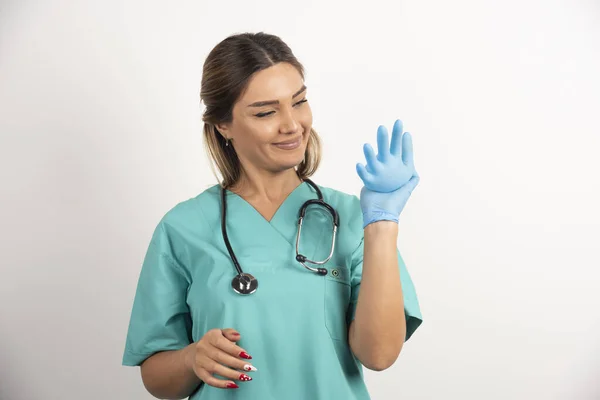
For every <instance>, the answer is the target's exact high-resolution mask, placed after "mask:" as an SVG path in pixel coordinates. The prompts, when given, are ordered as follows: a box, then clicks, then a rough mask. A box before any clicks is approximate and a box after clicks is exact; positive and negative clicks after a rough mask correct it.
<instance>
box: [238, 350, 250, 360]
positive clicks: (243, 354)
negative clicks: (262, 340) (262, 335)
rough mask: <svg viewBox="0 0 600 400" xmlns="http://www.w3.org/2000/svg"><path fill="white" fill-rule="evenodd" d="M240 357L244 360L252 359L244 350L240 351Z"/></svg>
mask: <svg viewBox="0 0 600 400" xmlns="http://www.w3.org/2000/svg"><path fill="white" fill-rule="evenodd" d="M240 357H242V358H245V359H246V360H252V356H250V354H248V353H246V352H245V351H242V352H241V353H240Z"/></svg>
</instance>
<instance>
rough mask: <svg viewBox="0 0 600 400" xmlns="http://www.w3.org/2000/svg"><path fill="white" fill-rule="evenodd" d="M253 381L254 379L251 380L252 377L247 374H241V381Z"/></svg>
mask: <svg viewBox="0 0 600 400" xmlns="http://www.w3.org/2000/svg"><path fill="white" fill-rule="evenodd" d="M251 380H252V378H251V377H249V376H248V375H246V374H241V375H240V381H251Z"/></svg>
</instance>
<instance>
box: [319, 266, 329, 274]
mask: <svg viewBox="0 0 600 400" xmlns="http://www.w3.org/2000/svg"><path fill="white" fill-rule="evenodd" d="M317 273H318V274H319V275H327V274H328V272H327V269H325V268H317Z"/></svg>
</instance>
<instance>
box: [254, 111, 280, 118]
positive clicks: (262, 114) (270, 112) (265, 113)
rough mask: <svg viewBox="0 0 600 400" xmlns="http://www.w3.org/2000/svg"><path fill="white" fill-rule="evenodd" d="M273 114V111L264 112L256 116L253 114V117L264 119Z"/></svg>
mask: <svg viewBox="0 0 600 400" xmlns="http://www.w3.org/2000/svg"><path fill="white" fill-rule="evenodd" d="M274 112H275V111H269V112H264V113H258V114H255V115H256V116H257V117H258V118H264V117H266V116H267V115H271V114H273V113H274Z"/></svg>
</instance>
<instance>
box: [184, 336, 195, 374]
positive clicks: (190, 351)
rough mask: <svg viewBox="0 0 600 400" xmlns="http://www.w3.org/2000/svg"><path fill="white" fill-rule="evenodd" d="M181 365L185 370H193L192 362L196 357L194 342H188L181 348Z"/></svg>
mask: <svg viewBox="0 0 600 400" xmlns="http://www.w3.org/2000/svg"><path fill="white" fill-rule="evenodd" d="M181 355H182V361H183V366H184V368H185V370H186V371H188V372H192V373H195V372H194V363H195V358H196V343H192V344H189V345H188V346H186V347H184V348H183V349H181Z"/></svg>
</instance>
